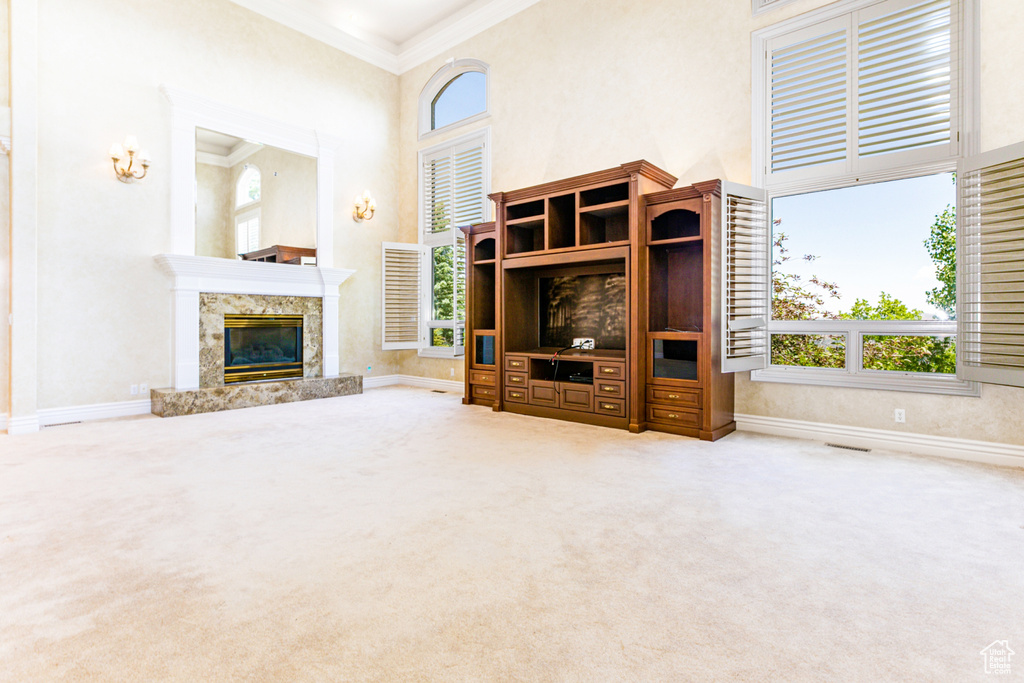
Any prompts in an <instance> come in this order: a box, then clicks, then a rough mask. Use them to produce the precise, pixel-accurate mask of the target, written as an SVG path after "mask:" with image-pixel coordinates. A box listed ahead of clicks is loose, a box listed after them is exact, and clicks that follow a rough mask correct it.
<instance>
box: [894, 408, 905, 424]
mask: <svg viewBox="0 0 1024 683" xmlns="http://www.w3.org/2000/svg"><path fill="white" fill-rule="evenodd" d="M893 418H894V419H895V420H896V421H897V422H901V423H902V422H906V421H907V411H906V410H904V409H903V408H897V409H896V411H895V412H894V413H893Z"/></svg>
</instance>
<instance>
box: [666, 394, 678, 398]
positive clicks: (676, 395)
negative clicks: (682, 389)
mask: <svg viewBox="0 0 1024 683" xmlns="http://www.w3.org/2000/svg"><path fill="white" fill-rule="evenodd" d="M668 397H669V398H679V394H669V395H668Z"/></svg>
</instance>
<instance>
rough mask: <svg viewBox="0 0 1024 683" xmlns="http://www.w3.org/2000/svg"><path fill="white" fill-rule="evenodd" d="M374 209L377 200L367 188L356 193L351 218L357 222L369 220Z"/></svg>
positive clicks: (375, 208)
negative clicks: (354, 206)
mask: <svg viewBox="0 0 1024 683" xmlns="http://www.w3.org/2000/svg"><path fill="white" fill-rule="evenodd" d="M376 211H377V202H376V200H374V198H373V197H371V196H370V191H369V190H366V191H365V192H363V193H362V194H357V195H356V208H355V210H354V211H353V212H352V218H354V219H355V220H356V222H357V223H358V222H360V221H368V220H370V219H371V218H373V214H374V213H375V212H376Z"/></svg>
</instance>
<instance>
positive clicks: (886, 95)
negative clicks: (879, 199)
mask: <svg viewBox="0 0 1024 683" xmlns="http://www.w3.org/2000/svg"><path fill="white" fill-rule="evenodd" d="M889 4H890V3H886V5H885V7H888V5H889ZM950 10H951V8H950V1H949V0H933V1H931V2H924V3H920V2H918V3H914V4H911V5H910V6H909V7H905V8H901V9H899V10H897V11H893V12H888V13H886V14H883V15H882V16H879V17H875V18H869V19H865V20H862V21H861V22H860V24H859V25H858V27H857V52H858V64H857V132H858V136H857V137H858V152H859V154H860V156H862V157H864V156H873V155H877V154H887V153H890V152H898V151H902V150H908V149H916V148H921V147H929V146H933V145H942V144H949V142H950V136H951V133H952V120H951V113H952V109H951V99H950V98H951V85H952V82H951V75H952V70H951V68H950V51H951V50H950V48H951V31H950V29H951V11H950Z"/></svg>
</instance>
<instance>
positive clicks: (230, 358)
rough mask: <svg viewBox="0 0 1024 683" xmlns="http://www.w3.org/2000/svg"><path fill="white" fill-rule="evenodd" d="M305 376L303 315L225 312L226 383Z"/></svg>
mask: <svg viewBox="0 0 1024 683" xmlns="http://www.w3.org/2000/svg"><path fill="white" fill-rule="evenodd" d="M290 377H302V316H301V315H245V314H235V313H226V314H225V315H224V383H225V384H233V383H236V382H255V381H259V380H264V379H286V378H290Z"/></svg>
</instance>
